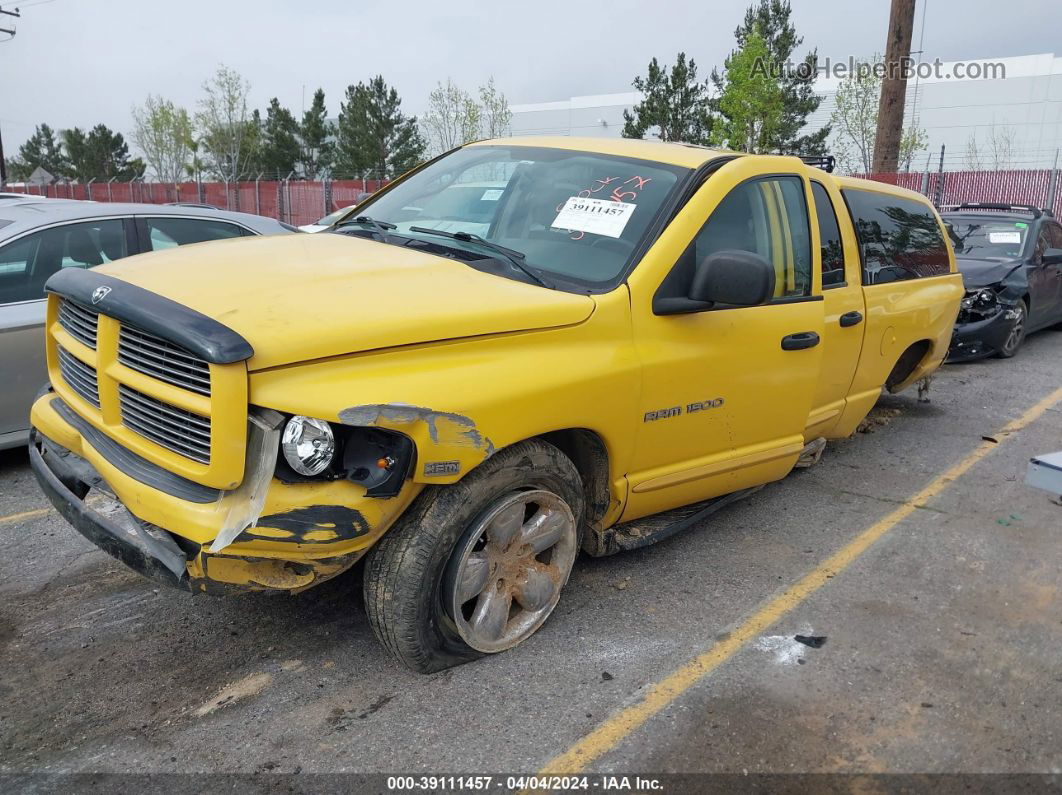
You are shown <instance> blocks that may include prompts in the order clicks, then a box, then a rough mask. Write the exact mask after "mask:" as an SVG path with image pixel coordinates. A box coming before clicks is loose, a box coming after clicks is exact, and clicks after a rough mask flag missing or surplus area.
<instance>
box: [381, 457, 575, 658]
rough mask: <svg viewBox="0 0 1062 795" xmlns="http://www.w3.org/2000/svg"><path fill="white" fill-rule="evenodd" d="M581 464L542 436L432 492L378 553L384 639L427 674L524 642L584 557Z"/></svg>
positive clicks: (418, 502)
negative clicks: (581, 545)
mask: <svg viewBox="0 0 1062 795" xmlns="http://www.w3.org/2000/svg"><path fill="white" fill-rule="evenodd" d="M582 512H583V492H582V486H581V480H580V478H579V473H578V472H577V470H576V469H575V466H574V464H572V462H571V460H570V459H568V458H567V457H566V456H565V455H564V454H563V453H562V452H561V451H560V450H558V449H557V448H556V447H554V446H552V445H550V444H547V443H546V442H543V441H539V440H531V441H527V442H521V443H519V444H516V445H513V446H512V447H508V448H506V449H504V450H501V451H500V452H498V453H496V454H495V455H494V456H492V457H491V458H490V459H488V460H487V461H486V462H484V463H483V464H482V465H481V466H480V467H479V468H478V469H476V470H475V471H474V472H471V473H470V474H468V475H467V476H466V477H465V478H464V479H462V480H461V481H459V482H458V483H455V484H453V485H451V486H437V487H432V488H429V489H427V490H425V491H424V492H423V493H422V494H421V495H420V496H419V497H417V499H416V500H415V501H414V503H413V504H412V505H411V506H410V508H409V510H408V511H407V512H406V514H405V515H404V516H403V517H402V519H400V520H399V522H398V524H397V525H396V526H395V527H393V528H391V530H390V531H389V532H388V533H387V534H386V535H385V536H384V537H383V538H382V539H381V540H380V542H379V543H378V544H377V545H376V546H375V547H374V548H373V550H372V551H371V552H370V553H369V557H368V560H367V562H366V568H365V585H364V588H365V607H366V611H367V613H368V616H369V622H370V624H371V625H372V628H373V630H374V632H375V633H376V636H377V637H378V638H379V639H380V641H381V642H382V643H383V644H384V646H386V647H387V649H388V651H390V652H391V653H392V654H393V655H394V656H395V657H397V658H398V659H399V660H401V661H402V662H403V663H404V664H405V665H407V666H408V667H410V668H412V669H413V670H415V671H419V672H421V673H430V672H432V671H438V670H442V669H443V668H449V667H450V666H453V665H458V664H460V663H463V662H468V661H469V660H472V659H475V658H476V657H479V656H482V655H484V654H493V653H497V652H500V651H504V650H506V649H511V648H512V647H514V646H516V645H518V644H519V643H522V642H523V641H524V640H526V639H527V638H529V637H530V636H531V635H533V634H534V633H535V632H536V631H537V630H538V629H539V627H541V626H542V624H543V623H545V621H546V619H547V618H548V617H549V615H550V614H551V613H552V612H553V609H554V608H555V607H556V606H557V602H558V601H559V599H560V592H561V589H562V588H563V587H564V584H565V583H566V582H567V580H568V575H569V574H570V572H571V569H572V564H573V563H574V562H575V557H576V554H577V553H578V550H579V543H580V538H579V527H580V522H581V519H582Z"/></svg>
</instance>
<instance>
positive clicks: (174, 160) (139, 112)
mask: <svg viewBox="0 0 1062 795" xmlns="http://www.w3.org/2000/svg"><path fill="white" fill-rule="evenodd" d="M133 143H135V144H136V146H137V148H138V149H139V150H140V151H141V152H143V153H144V161H145V162H146V163H147V165H148V168H149V169H151V173H152V174H153V175H154V177H155V179H157V180H158V181H159V182H179V181H180V180H181V179H182V178H183V177H184V175H185V169H186V166H187V164H188V159H189V157H190V156H191V154H192V119H191V117H190V116H189V115H188V111H187V110H185V109H184V108H181V107H178V106H177V105H174V104H173V103H172V102H170V101H169V100H168V99H163V98H162V97H155V96H151V95H148V98H147V99H146V100H145V101H144V104H143V105H139V106H137V105H134V106H133Z"/></svg>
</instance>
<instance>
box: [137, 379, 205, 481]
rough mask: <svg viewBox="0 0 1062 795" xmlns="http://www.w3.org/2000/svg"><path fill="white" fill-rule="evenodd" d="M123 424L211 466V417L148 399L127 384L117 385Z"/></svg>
mask: <svg viewBox="0 0 1062 795" xmlns="http://www.w3.org/2000/svg"><path fill="white" fill-rule="evenodd" d="M118 403H119V405H120V406H121V410H122V424H123V425H124V426H125V427H126V428H128V429H129V430H131V431H135V432H136V433H139V434H140V435H141V436H143V437H144V438H146V439H150V440H151V441H153V442H155V444H158V445H161V446H162V447H165V448H166V449H167V450H172V451H173V452H175V453H177V454H178V455H183V456H184V457H185V458H190V459H192V460H193V461H198V462H199V463H201V464H209V463H210V418H209V417H201V416H199V415H198V414H193V413H192V412H190V411H185V410H184V409H180V408H177V407H176V406H171V405H170V404H169V403H163V402H162V401H161V400H156V399H155V398H153V397H148V396H147V395H145V394H142V393H141V392H138V391H136V390H135V389H132V388H130V387H128V386H126V385H125V384H119V385H118Z"/></svg>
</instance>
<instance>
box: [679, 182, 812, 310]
mask: <svg viewBox="0 0 1062 795" xmlns="http://www.w3.org/2000/svg"><path fill="white" fill-rule="evenodd" d="M693 249H694V252H693V253H694V257H693V262H700V261H701V260H703V259H704V258H705V257H707V256H708V255H709V254H715V253H716V252H719V251H725V250H728V249H730V250H733V249H737V250H739V251H750V252H752V253H753V254H758V255H759V256H761V257H763V258H764V259H765V260H767V262H769V263H771V264H772V265H774V270H775V288H774V295H775V298H794V297H800V296H806V295H810V294H811V236H810V232H809V223H808V208H807V204H806V202H805V199H804V186H803V183H802V182H801V180H800V178H799V177H770V178H768V179H756V180H750V181H749V182H745V183H743V184H741V185H738V186H737V187H736V188H734V189H733V190H732V191H730V193H729V194H728V195H727V197H726V198H725V199H723V201H722V202H721V203H720V204H719V206H718V207H716V208H715V211H714V212H713V213H712V215H711V216H710V217H709V218H708V221H707V223H705V225H704V226H703V227H702V228H701V231H700V232H698V234H697V237H696V238H695V239H694V241H693Z"/></svg>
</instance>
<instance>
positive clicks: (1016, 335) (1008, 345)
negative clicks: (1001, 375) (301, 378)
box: [996, 301, 1029, 359]
mask: <svg viewBox="0 0 1062 795" xmlns="http://www.w3.org/2000/svg"><path fill="white" fill-rule="evenodd" d="M1014 311H1015V312H1016V313H1017V317H1015V318H1014V325H1012V326H1011V327H1010V334H1008V335H1007V339H1006V341H1005V342H1004V343H1003V347H1001V348H1000V349H999V352H998V353H997V354H996V355H997V356H998V357H999V358H1000V359H1009V358H1010V357H1011V356H1013V355H1014V354H1016V353H1017V352H1018V348H1020V347H1021V344H1022V343H1023V342H1025V327H1026V322H1027V320H1028V318H1029V308H1028V307H1027V306H1025V301H1018V303H1017V304H1015V305H1014Z"/></svg>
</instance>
